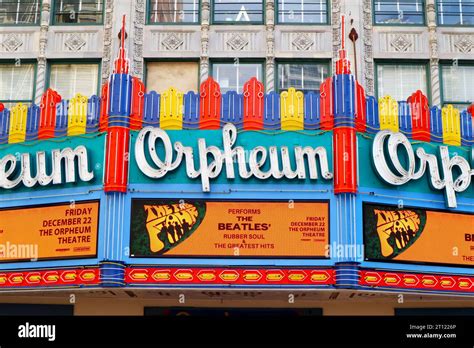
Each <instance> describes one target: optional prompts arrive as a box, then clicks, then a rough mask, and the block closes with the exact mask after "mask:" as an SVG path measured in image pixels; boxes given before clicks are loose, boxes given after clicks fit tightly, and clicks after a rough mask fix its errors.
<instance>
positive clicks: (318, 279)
mask: <svg viewBox="0 0 474 348" xmlns="http://www.w3.org/2000/svg"><path fill="white" fill-rule="evenodd" d="M125 283H126V285H164V284H166V285H173V286H179V285H225V284H235V285H279V286H281V285H316V286H319V285H334V284H335V283H336V281H335V270H334V269H315V268H312V269H274V268H258V269H256V268H248V269H247V268H232V269H228V268H194V267H193V268H187V269H180V268H166V269H165V268H158V267H150V268H143V267H140V268H138V267H137V268H135V267H127V268H126V269H125Z"/></svg>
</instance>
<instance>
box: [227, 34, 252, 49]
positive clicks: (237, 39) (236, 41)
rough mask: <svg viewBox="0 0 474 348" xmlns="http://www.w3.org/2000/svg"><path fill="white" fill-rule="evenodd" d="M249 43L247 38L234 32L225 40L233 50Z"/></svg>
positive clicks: (242, 47)
mask: <svg viewBox="0 0 474 348" xmlns="http://www.w3.org/2000/svg"><path fill="white" fill-rule="evenodd" d="M248 44H249V40H247V39H246V38H244V37H242V36H241V35H240V34H234V35H232V37H231V38H230V39H229V40H228V41H227V45H228V46H229V47H230V48H231V49H232V50H234V51H242V50H243V49H244V48H245V47H246V46H247V45H248Z"/></svg>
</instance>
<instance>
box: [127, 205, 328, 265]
mask: <svg viewBox="0 0 474 348" xmlns="http://www.w3.org/2000/svg"><path fill="white" fill-rule="evenodd" d="M131 216H132V217H131V235H130V239H131V240H130V245H131V250H130V252H131V257H168V256H171V257H303V258H310V257H311V258H315V257H316V258H317V257H326V249H327V245H328V244H329V204H328V202H300V201H296V202H293V201H284V202H283V201H281V202H258V201H232V202H228V201H226V202H225V204H224V202H223V201H204V200H177V199H174V200H142V199H140V200H133V201H132V214H131Z"/></svg>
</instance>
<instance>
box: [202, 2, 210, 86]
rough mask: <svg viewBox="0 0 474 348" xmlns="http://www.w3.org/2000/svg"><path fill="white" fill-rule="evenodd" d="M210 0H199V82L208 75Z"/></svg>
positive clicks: (204, 79)
mask: <svg viewBox="0 0 474 348" xmlns="http://www.w3.org/2000/svg"><path fill="white" fill-rule="evenodd" d="M209 21H210V0H202V1H201V67H200V70H201V83H202V82H204V81H206V80H207V78H208V77H209Z"/></svg>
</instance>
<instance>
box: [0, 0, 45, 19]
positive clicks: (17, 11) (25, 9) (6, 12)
mask: <svg viewBox="0 0 474 348" xmlns="http://www.w3.org/2000/svg"><path fill="white" fill-rule="evenodd" d="M40 9H41V2H40V0H0V25H14V24H20V25H32V24H38V23H39V20H40Z"/></svg>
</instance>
